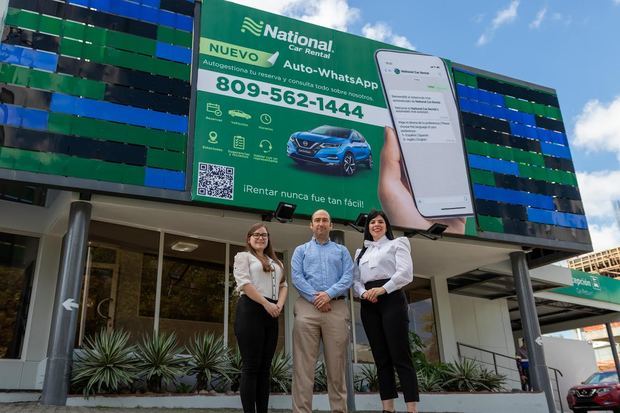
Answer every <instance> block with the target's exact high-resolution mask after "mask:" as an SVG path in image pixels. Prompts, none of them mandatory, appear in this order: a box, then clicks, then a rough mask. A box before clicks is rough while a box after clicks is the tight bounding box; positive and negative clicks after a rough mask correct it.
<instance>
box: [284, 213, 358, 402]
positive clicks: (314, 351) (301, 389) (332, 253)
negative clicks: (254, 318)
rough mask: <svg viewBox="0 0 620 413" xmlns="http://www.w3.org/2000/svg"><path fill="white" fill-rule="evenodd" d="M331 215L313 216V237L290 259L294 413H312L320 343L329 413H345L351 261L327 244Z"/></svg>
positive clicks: (335, 246)
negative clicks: (293, 296)
mask: <svg viewBox="0 0 620 413" xmlns="http://www.w3.org/2000/svg"><path fill="white" fill-rule="evenodd" d="M332 227H333V225H332V222H331V219H330V216H329V213H327V211H325V210H323V209H319V210H318V211H315V212H314V214H312V221H311V222H310V229H311V230H312V233H313V237H312V240H310V241H309V242H307V243H305V244H302V245H300V246H298V247H297V248H296V249H295V252H294V253H293V259H292V269H293V285H294V286H295V288H297V291H299V294H300V297H299V298H298V299H297V301H296V302H295V324H294V327H293V412H294V413H311V412H312V391H313V388H314V368H315V365H316V361H317V358H318V356H319V348H320V343H321V340H322V341H323V353H324V356H325V367H326V369H327V391H328V393H329V404H330V407H331V411H332V412H342V413H344V412H346V411H347V387H346V381H345V370H346V353H347V345H348V340H349V320H350V319H351V315H350V313H349V309H348V307H347V304H346V301H345V300H344V298H345V296H346V295H347V293H348V290H349V288H350V287H351V284H352V282H353V260H352V259H351V255H350V254H349V251H348V250H347V249H346V248H345V247H344V246H342V245H339V244H336V243H335V242H332V241H330V239H329V232H330V231H331V229H332Z"/></svg>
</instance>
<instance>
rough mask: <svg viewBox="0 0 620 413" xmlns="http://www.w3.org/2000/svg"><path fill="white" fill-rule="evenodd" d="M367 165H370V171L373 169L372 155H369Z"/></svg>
mask: <svg viewBox="0 0 620 413" xmlns="http://www.w3.org/2000/svg"><path fill="white" fill-rule="evenodd" d="M366 165H368V169H372V166H373V164H372V154H371V155H368V161H367V162H366Z"/></svg>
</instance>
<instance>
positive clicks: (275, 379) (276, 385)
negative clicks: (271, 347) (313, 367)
mask: <svg viewBox="0 0 620 413" xmlns="http://www.w3.org/2000/svg"><path fill="white" fill-rule="evenodd" d="M290 389H291V357H290V356H289V355H288V354H286V353H285V352H284V351H280V352H278V353H276V355H275V356H274V358H273V360H271V391H276V392H283V393H288V392H289V391H290Z"/></svg>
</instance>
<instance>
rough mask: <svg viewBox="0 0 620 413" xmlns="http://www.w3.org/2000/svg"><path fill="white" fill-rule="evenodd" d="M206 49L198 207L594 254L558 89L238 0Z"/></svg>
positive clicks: (217, 19)
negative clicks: (435, 228)
mask: <svg viewBox="0 0 620 413" xmlns="http://www.w3.org/2000/svg"><path fill="white" fill-rule="evenodd" d="M198 53H199V59H198V62H199V63H198V75H197V80H196V87H197V107H196V128H195V137H194V171H193V187H192V200H194V201H196V202H208V203H211V204H220V205H223V206H232V207H240V208H250V209H255V210H273V209H274V208H275V206H276V205H277V204H278V202H280V201H285V202H291V203H294V204H297V211H296V212H297V213H299V214H305V215H309V214H311V213H312V211H314V210H315V209H317V208H326V209H328V210H329V211H330V213H331V214H332V216H333V217H334V218H336V219H340V220H350V221H352V220H354V219H355V218H356V217H357V215H358V214H359V213H362V212H368V211H369V210H370V209H371V208H381V209H383V210H385V211H386V212H387V213H388V215H389V217H390V219H391V221H392V223H393V224H394V225H397V226H400V227H403V228H411V229H426V228H428V227H429V226H430V225H431V224H432V223H434V222H440V223H444V224H446V225H448V230H447V231H448V232H451V233H455V234H465V235H471V236H478V237H485V238H493V239H501V240H507V241H512V242H514V241H515V240H517V241H518V242H522V243H531V244H535V245H536V244H538V245H540V244H545V245H553V244H554V243H557V242H558V241H560V242H565V243H568V244H570V246H571V247H577V248H578V249H585V250H587V249H588V248H589V244H590V238H589V234H588V231H587V222H586V220H585V215H584V211H583V206H582V204H581V199H580V196H579V191H578V188H577V183H576V178H575V174H574V169H573V166H572V161H571V156H570V151H569V149H568V144H567V139H566V134H565V130H564V126H563V122H562V117H561V112H560V110H559V103H558V101H557V97H556V95H555V93H554V91H553V90H551V89H548V88H543V87H540V86H535V85H531V84H528V83H526V82H522V81H517V80H514V79H510V78H507V77H503V76H500V75H494V74H491V73H488V72H484V71H480V70H477V69H473V68H468V67H465V66H462V65H459V64H456V63H453V62H450V61H448V60H446V59H440V58H437V57H434V56H427V55H422V54H419V53H414V52H410V51H406V50H403V49H400V48H397V47H395V46H390V45H386V44H383V43H380V42H376V41H373V40H369V39H366V38H361V37H358V36H354V35H351V34H348V33H343V32H338V31H334V30H330V29H327V28H324V27H319V26H315V25H312V24H307V23H304V22H300V21H297V20H294V19H290V18H287V17H283V16H278V15H274V14H270V13H266V12H263V11H259V10H255V9H252V8H248V7H244V6H241V5H237V4H234V3H229V2H225V1H222V0H207V1H204V2H203V10H202V14H201V29H200V45H199V47H198ZM568 244H567V245H568Z"/></svg>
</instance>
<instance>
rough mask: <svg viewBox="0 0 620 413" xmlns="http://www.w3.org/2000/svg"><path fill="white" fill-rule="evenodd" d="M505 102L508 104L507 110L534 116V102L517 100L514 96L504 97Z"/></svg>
mask: <svg viewBox="0 0 620 413" xmlns="http://www.w3.org/2000/svg"><path fill="white" fill-rule="evenodd" d="M504 102H505V103H506V107H507V108H510V109H514V110H518V111H519V112H525V113H531V114H534V104H533V103H532V102H528V101H526V100H521V99H516V98H513V97H512V96H504Z"/></svg>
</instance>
